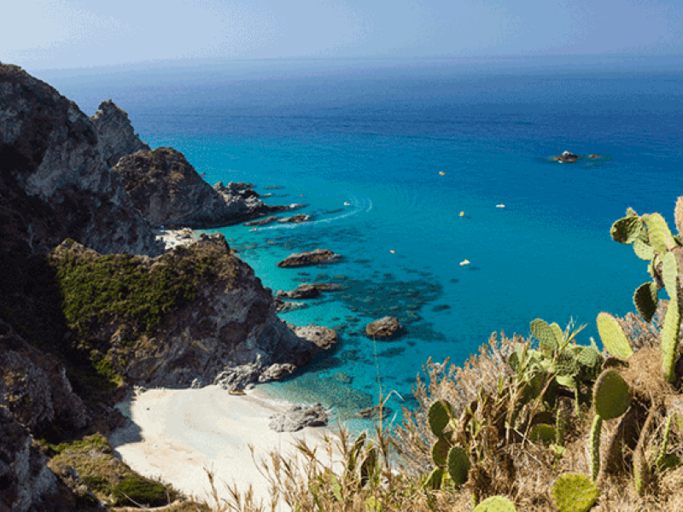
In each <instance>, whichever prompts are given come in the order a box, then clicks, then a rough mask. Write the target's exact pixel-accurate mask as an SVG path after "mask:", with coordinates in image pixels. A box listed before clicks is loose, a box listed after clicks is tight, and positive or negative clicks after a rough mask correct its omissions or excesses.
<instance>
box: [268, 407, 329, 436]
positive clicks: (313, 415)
mask: <svg viewBox="0 0 683 512" xmlns="http://www.w3.org/2000/svg"><path fill="white" fill-rule="evenodd" d="M270 418H271V420H272V421H271V422H270V423H269V424H268V426H269V427H270V428H271V429H273V430H275V431H276V432H297V431H298V430H301V429H302V428H304V427H324V426H325V425H327V421H328V418H329V414H328V413H327V411H326V410H325V408H324V407H323V406H322V404H320V403H316V404H313V405H293V406H291V407H289V408H288V409H287V410H285V411H284V412H283V413H282V414H276V415H273V416H271V417H270Z"/></svg>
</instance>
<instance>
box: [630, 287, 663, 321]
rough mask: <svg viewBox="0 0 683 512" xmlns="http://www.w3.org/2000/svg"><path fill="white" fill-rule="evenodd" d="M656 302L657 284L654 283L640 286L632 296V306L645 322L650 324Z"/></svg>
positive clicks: (655, 308) (655, 309)
mask: <svg viewBox="0 0 683 512" xmlns="http://www.w3.org/2000/svg"><path fill="white" fill-rule="evenodd" d="M657 302H658V297H657V283H655V282H654V281H650V282H647V283H643V284H641V285H640V286H639V287H638V289H637V290H636V292H635V293H634V294H633V304H634V305H635V306H636V309H637V310H638V313H640V316H642V317H643V320H645V321H646V322H650V320H652V317H653V316H655V313H656V312H657Z"/></svg>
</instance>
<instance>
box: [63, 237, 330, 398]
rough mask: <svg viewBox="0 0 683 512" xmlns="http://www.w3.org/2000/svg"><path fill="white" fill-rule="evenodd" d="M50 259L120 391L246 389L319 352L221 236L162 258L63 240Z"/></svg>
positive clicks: (95, 356) (83, 331) (73, 320)
mask: <svg viewBox="0 0 683 512" xmlns="http://www.w3.org/2000/svg"><path fill="white" fill-rule="evenodd" d="M50 260H51V265H53V266H54V267H55V269H56V274H57V279H58V281H59V283H60V284H59V285H60V288H61V289H62V290H63V293H64V311H65V315H66V319H67V324H68V326H69V328H71V329H73V331H74V332H75V333H76V336H78V338H79V340H80V341H79V344H80V345H82V346H84V347H87V349H88V350H87V353H84V357H88V358H90V359H91V361H92V365H93V367H95V368H97V369H98V371H99V372H100V373H101V374H102V375H103V376H106V377H107V378H109V379H111V380H112V382H114V383H115V382H116V381H117V379H122V380H123V381H125V382H127V383H130V384H138V385H144V386H162V387H175V388H177V387H189V386H190V385H191V384H192V382H193V381H195V379H196V380H197V382H201V383H204V384H211V383H213V382H214V381H216V378H217V377H218V376H219V374H220V380H221V382H223V383H227V385H228V387H244V386H245V385H246V384H248V383H249V382H256V381H257V380H259V379H260V380H261V381H264V380H268V376H269V375H271V376H272V375H276V374H278V372H279V369H280V367H282V365H289V366H288V367H289V368H291V370H293V369H295V368H296V367H299V366H302V365H304V364H306V363H307V362H308V361H309V360H310V359H311V357H312V356H313V355H314V354H315V353H316V352H318V350H319V348H318V346H317V345H316V344H315V343H312V342H310V341H307V340H305V339H303V338H299V337H297V336H296V335H295V334H294V333H293V332H292V330H290V329H289V328H288V327H287V325H286V324H285V323H284V322H282V321H281V320H280V319H279V318H278V317H277V316H276V314H275V305H274V301H273V296H272V293H271V291H270V290H269V289H267V288H264V287H263V286H262V285H261V281H260V280H259V279H258V278H257V277H256V276H255V275H254V271H253V270H252V269H251V267H249V266H248V265H247V264H246V263H244V262H243V261H241V260H240V259H238V258H237V257H236V256H235V255H234V254H232V252H231V250H230V247H229V246H228V244H227V243H226V242H225V239H224V238H223V236H222V235H212V236H207V235H203V236H202V237H201V238H200V239H199V240H198V241H197V242H195V243H194V244H192V245H190V246H188V247H179V248H177V249H174V250H173V251H170V252H168V253H166V254H164V255H162V256H159V257H157V258H155V259H149V258H144V257H132V256H128V255H117V256H101V255H99V254H97V253H96V252H94V251H92V250H90V249H86V248H85V247H83V246H82V245H80V244H77V243H75V242H64V243H63V244H62V245H60V246H59V247H57V248H56V249H55V251H54V253H53V254H52V255H51V257H50ZM289 373H291V371H290V372H289ZM264 375H265V376H266V378H261V377H263V376H264Z"/></svg>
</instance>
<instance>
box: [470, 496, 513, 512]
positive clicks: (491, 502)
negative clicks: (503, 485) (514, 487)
mask: <svg viewBox="0 0 683 512" xmlns="http://www.w3.org/2000/svg"><path fill="white" fill-rule="evenodd" d="M474 512H517V509H516V508H515V505H514V504H513V503H512V502H511V501H510V500H509V499H507V498H504V497H502V496H491V497H489V498H486V499H485V500H484V501H482V502H481V503H480V504H479V505H477V506H476V507H474Z"/></svg>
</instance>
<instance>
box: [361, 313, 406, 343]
mask: <svg viewBox="0 0 683 512" xmlns="http://www.w3.org/2000/svg"><path fill="white" fill-rule="evenodd" d="M403 331H404V329H403V326H402V325H401V322H399V321H398V318H396V317H390V316H385V317H384V318H380V319H379V320H375V321H374V322H371V323H369V324H368V325H367V326H366V327H365V334H366V335H367V336H368V337H370V338H377V339H383V340H388V339H393V338H397V337H398V336H399V335H401V334H402V333H403Z"/></svg>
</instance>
